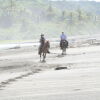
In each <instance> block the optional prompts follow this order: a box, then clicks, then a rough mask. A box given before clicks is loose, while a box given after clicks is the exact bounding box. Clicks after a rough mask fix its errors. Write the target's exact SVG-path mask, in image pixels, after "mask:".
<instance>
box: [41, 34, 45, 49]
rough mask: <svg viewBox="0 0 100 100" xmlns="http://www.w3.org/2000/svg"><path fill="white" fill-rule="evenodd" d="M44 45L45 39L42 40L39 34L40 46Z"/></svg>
mask: <svg viewBox="0 0 100 100" xmlns="http://www.w3.org/2000/svg"><path fill="white" fill-rule="evenodd" d="M44 43H45V38H44V34H41V38H40V46H41V47H42V46H44Z"/></svg>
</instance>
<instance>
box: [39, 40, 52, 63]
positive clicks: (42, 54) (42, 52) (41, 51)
mask: <svg viewBox="0 0 100 100" xmlns="http://www.w3.org/2000/svg"><path fill="white" fill-rule="evenodd" d="M49 48H50V43H49V41H46V42H45V43H44V45H43V46H40V47H39V55H40V61H41V58H42V57H43V59H42V61H43V62H45V58H46V54H47V53H49Z"/></svg>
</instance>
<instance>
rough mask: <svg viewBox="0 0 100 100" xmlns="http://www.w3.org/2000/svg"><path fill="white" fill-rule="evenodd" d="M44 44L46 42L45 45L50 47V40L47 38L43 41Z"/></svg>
mask: <svg viewBox="0 0 100 100" xmlns="http://www.w3.org/2000/svg"><path fill="white" fill-rule="evenodd" d="M45 44H46V46H47V47H48V48H50V42H49V40H47V41H46V42H45Z"/></svg>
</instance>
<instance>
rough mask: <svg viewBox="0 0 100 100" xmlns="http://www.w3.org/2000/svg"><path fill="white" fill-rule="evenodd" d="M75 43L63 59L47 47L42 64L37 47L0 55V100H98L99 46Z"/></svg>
mask: <svg viewBox="0 0 100 100" xmlns="http://www.w3.org/2000/svg"><path fill="white" fill-rule="evenodd" d="M75 43H76V44H75ZM75 43H74V44H71V45H70V48H68V49H67V55H65V56H62V55H61V50H60V49H59V47H56V46H57V45H58V44H56V45H55V47H53V46H51V50H50V51H51V54H48V55H47V59H46V62H45V63H42V62H40V61H39V56H38V54H37V47H33V46H32V47H23V48H19V49H7V50H3V51H0V55H1V56H0V100H66V99H67V100H80V99H82V100H100V96H99V92H100V85H99V84H100V81H99V80H100V45H99V42H98V41H96V40H94V39H93V41H92V42H89V40H88V41H87V40H84V42H83V41H81V42H80V41H79V42H75ZM60 67H63V68H66V69H62V70H55V68H60Z"/></svg>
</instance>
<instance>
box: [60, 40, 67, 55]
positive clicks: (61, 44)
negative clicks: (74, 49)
mask: <svg viewBox="0 0 100 100" xmlns="http://www.w3.org/2000/svg"><path fill="white" fill-rule="evenodd" d="M60 47H61V49H62V55H66V48H68V41H67V40H61V42H60Z"/></svg>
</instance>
